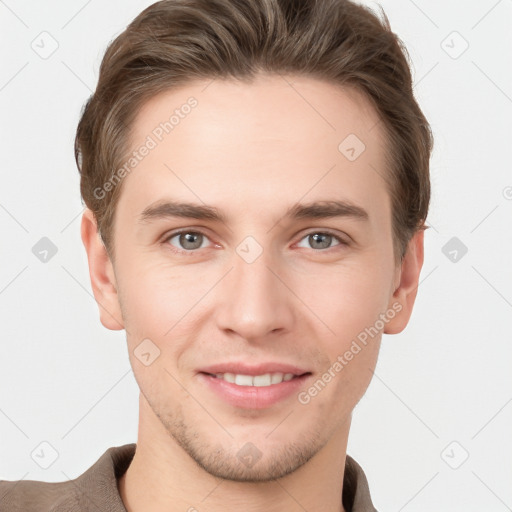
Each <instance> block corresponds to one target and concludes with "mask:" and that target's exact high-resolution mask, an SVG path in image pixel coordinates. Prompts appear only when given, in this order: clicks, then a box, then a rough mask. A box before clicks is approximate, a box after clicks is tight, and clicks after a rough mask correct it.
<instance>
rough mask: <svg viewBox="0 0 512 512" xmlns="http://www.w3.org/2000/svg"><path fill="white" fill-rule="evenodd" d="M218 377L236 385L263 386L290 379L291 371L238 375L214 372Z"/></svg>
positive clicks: (291, 377)
mask: <svg viewBox="0 0 512 512" xmlns="http://www.w3.org/2000/svg"><path fill="white" fill-rule="evenodd" d="M215 376H216V377H217V378H218V379H223V380H225V381H226V382H231V383H232V384H236V385H237V386H257V387H265V386H270V385H272V384H281V382H283V381H288V380H292V379H293V377H294V375H293V373H284V374H283V373H279V372H277V373H265V374H263V375H240V374H234V373H216V374H215Z"/></svg>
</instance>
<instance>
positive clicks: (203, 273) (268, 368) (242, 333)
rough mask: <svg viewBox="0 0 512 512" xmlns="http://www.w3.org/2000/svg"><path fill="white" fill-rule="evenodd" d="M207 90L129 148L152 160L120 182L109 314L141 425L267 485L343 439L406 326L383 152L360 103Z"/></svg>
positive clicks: (155, 122) (178, 105) (323, 91)
mask: <svg viewBox="0 0 512 512" xmlns="http://www.w3.org/2000/svg"><path fill="white" fill-rule="evenodd" d="M210 82H211V81H204V82H197V83H194V84H189V85H187V86H186V87H183V88H182V89H179V90H173V91H171V92H165V93H162V94H160V95H158V96H156V97H154V98H152V99H151V100H150V101H148V102H147V103H146V104H145V105H144V107H143V109H142V110H141V111H140V113H139V115H138V117H137V119H136V121H135V124H134V126H133V132H132V134H131V142H132V146H133V148H134V150H137V148H141V146H143V145H146V146H147V147H150V149H149V150H148V151H145V150H142V151H139V153H138V154H139V157H140V158H139V159H138V162H137V164H136V166H134V167H133V169H132V170H131V171H130V173H129V174H127V175H126V176H125V177H124V180H123V184H122V186H123V189H122V194H121V197H120V200H119V203H118V206H117V210H116V218H115V229H114V245H115V250H116V260H115V264H114V266H113V273H114V274H115V290H116V293H115V294H113V295H112V296H111V297H110V298H108V300H107V302H108V301H110V302H109V304H108V306H107V308H106V309H110V311H113V310H115V309H116V308H117V307H119V311H120V313H121V314H122V324H123V327H124V328H125V329H126V331H127V341H128V348H129V355H130V361H131V364H132V366H133V371H134V375H135V377H136V380H137V382H138V385H139V386H140V390H141V393H142V397H141V399H142V401H143V402H144V403H145V404H146V405H147V407H145V409H144V414H146V415H147V418H146V421H151V422H158V423H160V426H161V427H163V428H164V429H165V431H166V433H167V434H168V435H169V436H170V437H171V438H172V439H174V440H175V441H176V442H177V443H178V444H179V445H180V446H181V447H182V448H183V449H184V450H185V451H186V453H188V454H189V455H190V457H192V458H193V459H194V460H195V461H196V462H197V463H198V464H199V465H200V466H201V467H203V468H204V469H205V470H206V471H208V472H209V473H210V474H212V475H214V476H217V477H221V478H226V479H231V480H236V481H264V480H268V479H270V478H277V477H281V476H284V475H286V474H289V473H291V472H293V471H295V470H296V469H297V468H299V467H300V466H301V465H303V464H304V463H305V462H307V461H308V460H310V459H311V458H312V457H313V456H315V455H316V454H318V453H320V452H321V451H322V450H325V449H326V447H328V446H330V445H331V447H332V443H333V442H334V440H335V439H339V433H340V432H347V431H348V425H349V424H350V418H351V412H352V410H353V408H354V406H355V405H356V403H357V402H358V401H359V399H360V398H361V397H362V395H363V394H364V392H365V390H366V388H367V386H368V384H369V382H370V380H371V376H372V372H371V370H372V369H373V368H374V367H375V364H376V359H377V354H378V351H379V345H380V339H381V334H382V332H383V331H385V332H391V331H392V329H393V325H395V324H396V322H398V321H399V320H398V318H400V315H401V314H402V315H403V314H404V312H402V313H400V312H399V311H400V309H402V307H403V306H405V304H399V301H397V295H396V294H394V291H395V290H396V288H397V286H398V284H399V278H400V268H398V267H395V264H394V257H393V243H392V226H391V204H390V197H389V194H388V190H387V186H386V183H385V181H384V180H383V178H382V176H383V175H384V174H385V172H386V170H385V160H384V151H385V141H384V134H383V132H381V131H380V130H381V125H380V124H379V123H378V116H377V114H376V113H375V112H374V110H373V109H372V108H371V107H370V104H369V103H368V102H367V100H366V99H365V98H364V97H363V96H362V95H360V94H359V93H357V92H356V91H353V90H348V89H343V90H342V89H339V88H337V87H335V86H333V85H329V84H327V83H323V82H321V81H317V80H314V79H310V78H305V77H287V80H285V79H284V78H282V77H280V76H277V77H271V76H260V77H259V78H258V79H257V80H256V81H255V82H254V83H251V84H247V83H237V82H235V81H221V80H220V79H219V80H215V81H213V82H211V83H210ZM191 97H193V98H195V102H190V101H189V105H191V104H192V103H194V106H193V107H191V108H186V107H183V106H184V105H186V104H187V100H188V99H189V98H191ZM176 109H178V111H179V112H178V114H177V117H176V118H175V119H174V123H175V124H174V126H173V127H172V129H169V126H168V125H165V122H166V121H168V120H169V117H170V115H171V114H172V113H173V112H174V111H175V110H176ZM178 118H179V120H178V121H177V119H178ZM161 123H164V124H163V125H161ZM162 126H163V127H164V128H166V129H167V131H166V130H165V129H164V128H162ZM148 136H149V139H148ZM347 137H348V138H347ZM150 139H151V141H153V142H151V141H150ZM363 144H364V146H363ZM141 153H144V156H141ZM137 158H138V157H137ZM176 203H188V204H189V205H190V206H189V207H188V208H183V205H182V208H181V209H179V208H178V207H177V206H176ZM314 203H318V204H316V207H313V204H314ZM193 206H197V207H202V209H203V210H202V211H199V210H197V209H194V208H193ZM201 213H202V214H201ZM217 217H219V218H217ZM391 310H393V311H391ZM404 311H405V308H404ZM102 321H103V322H104V324H105V325H107V326H108V327H110V328H115V327H114V326H112V324H111V323H109V321H108V320H106V318H105V319H103V320H102ZM364 333H366V336H365V334H364ZM369 333H371V334H369ZM364 339H365V342H363V340H364ZM141 343H142V345H141ZM354 343H355V344H354ZM356 347H359V349H357V348H356ZM141 352H146V356H142V357H141ZM349 352H350V353H351V354H352V356H351V357H350V354H349ZM148 354H149V355H148ZM156 356H157V357H156ZM155 357H156V358H155ZM142 360H144V362H141V361H142ZM336 362H337V363H338V364H336ZM269 374H270V375H269ZM286 374H292V375H293V376H292V377H291V378H290V375H286ZM329 377H330V378H329ZM283 378H284V379H285V380H282V379H283ZM233 381H234V382H233ZM315 390H316V391H315ZM247 456H249V457H247ZM255 461H256V463H255Z"/></svg>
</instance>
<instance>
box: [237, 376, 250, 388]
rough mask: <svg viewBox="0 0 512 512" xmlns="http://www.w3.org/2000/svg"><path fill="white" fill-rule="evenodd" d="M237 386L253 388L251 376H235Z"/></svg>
mask: <svg viewBox="0 0 512 512" xmlns="http://www.w3.org/2000/svg"><path fill="white" fill-rule="evenodd" d="M235 384H236V385H237V386H253V383H252V377H251V376H250V375H235Z"/></svg>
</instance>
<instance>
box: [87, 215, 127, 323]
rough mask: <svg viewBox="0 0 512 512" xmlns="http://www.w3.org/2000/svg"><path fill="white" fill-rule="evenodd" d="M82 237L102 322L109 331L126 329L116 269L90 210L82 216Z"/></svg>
mask: <svg viewBox="0 0 512 512" xmlns="http://www.w3.org/2000/svg"><path fill="white" fill-rule="evenodd" d="M81 236H82V242H83V244H84V246H85V250H86V252H87V259H88V261H89V277H90V279H91V285H92V291H93V293H94V298H95V299H96V302H97V303H98V307H99V310H100V321H101V323H102V324H103V325H104V326H105V327H106V328H107V329H111V330H113V331H119V330H121V329H124V323H123V316H122V314H121V307H120V303H119V296H118V293H117V284H116V279H115V274H114V268H113V266H112V263H111V261H110V257H109V255H108V253H107V250H106V248H105V245H104V244H103V240H101V237H100V235H99V233H98V226H97V223H96V219H95V217H94V213H93V212H92V211H91V210H90V209H89V208H86V209H85V211H84V214H83V215H82V226H81Z"/></svg>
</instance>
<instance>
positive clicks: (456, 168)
mask: <svg viewBox="0 0 512 512" xmlns="http://www.w3.org/2000/svg"><path fill="white" fill-rule="evenodd" d="M150 3H152V2H150V1H141V0H115V1H113V0H110V1H108V2H106V1H102V2H100V1H99V0H90V1H88V2H87V1H84V0H73V1H69V0H68V1H66V2H64V1H63V0H53V1H46V2H36V1H34V0H32V1H24V0H5V1H0V34H2V35H1V38H2V39H1V40H2V44H1V45H0V53H1V62H2V65H1V69H0V109H1V132H0V145H1V146H0V147H1V153H0V155H1V164H0V168H1V178H0V233H1V237H2V242H1V250H0V314H1V332H2V340H1V345H0V346H1V355H0V439H1V441H0V479H7V480H18V479H30V480H45V481H61V480H66V479H68V478H74V477H76V476H78V475H79V474H81V473H83V472H84V471H85V470H86V469H87V468H88V467H89V466H90V465H91V464H93V463H94V462H95V461H96V460H97V459H98V458H99V456H100V455H101V454H102V453H103V452H104V451H105V450H106V449H107V448H108V447H110V446H114V445H121V444H124V443H129V442H135V441H136V438H137V420H138V387H137V385H136V382H135V379H134V377H133V374H132V372H131V368H130V364H129V360H128V355H127V350H126V345H125V339H124V331H117V332H112V331H108V330H106V329H105V328H103V326H102V325H101V324H100V322H99V316H98V309H97V306H96V303H95V301H94V299H93V297H92V292H91V287H90V284H89V275H88V267H87V260H86V255H85V250H84V249H83V246H82V242H81V240H80V234H79V229H80V216H81V213H82V209H83V206H82V204H81V201H80V195H79V179H78V172H77V170H76V168H75V164H74V159H73V138H74V131H75V129H76V124H77V121H78V117H79V113H80V109H81V107H82V105H83V103H84V102H85V100H86V99H87V97H88V96H89V95H90V93H91V92H92V90H93V88H94V87H95V84H96V81H97V77H98V68H99V64H100V60H101V57H102V55H103V52H104V50H105V48H106V45H107V43H108V42H109V40H110V39H111V38H113V37H114V36H116V35H117V34H118V33H119V32H121V31H122V30H123V28H124V27H125V26H126V24H127V23H128V22H129V21H130V20H131V19H132V18H133V17H134V16H135V15H136V14H137V13H138V12H140V11H141V10H142V8H144V7H146V6H147V5H149V4H150ZM365 3H366V4H367V5H370V6H375V5H376V4H375V2H369V1H368V2H365ZM380 3H381V5H382V6H383V7H384V9H385V11H386V12H387V14H388V17H389V19H390V21H391V25H392V28H393V30H394V31H395V32H396V33H397V34H398V35H399V36H400V37H401V38H402V40H403V41H404V42H405V44H406V46H407V48H408V50H409V53H410V55H411V58H412V60H413V63H414V77H415V84H416V85H415V91H416V95H417V98H418V100H419V102H420V105H421V106H422V108H423V110H424V112H425V114H426V116H427V118H428V119H429V121H430V123H431V125H432V128H433V131H434V135H435V151H434V155H433V159H432V167H431V173H432V187H433V197H432V204H431V211H430V215H429V220H428V223H429V225H430V226H431V229H429V230H427V233H426V237H425V243H426V255H425V264H424V268H423V271H422V277H421V284H420V287H419V290H418V298H417V303H416V308H415V311H414V313H413V316H412V319H411V322H410V324H409V326H408V327H407V329H406V330H405V331H404V332H403V333H401V334H400V335H395V336H387V335H384V337H383V341H382V349H381V354H380V360H379V363H378V365H377V368H376V372H375V376H374V378H373V381H372V383H371V384H370V387H369V390H368V392H367V394H366V395H365V397H364V398H363V399H362V400H361V402H360V403H359V405H358V406H357V407H356V410H355V413H354V419H353V426H352V431H351V437H350V440H349V447H348V453H349V454H351V455H352V456H353V457H354V458H355V459H356V460H357V461H358V462H359V463H360V464H361V465H362V467H363V469H364V470H365V472H366V474H367V477H368V480H369V483H370V490H371V493H372V497H373V500H374V503H375V505H376V507H377V508H378V509H379V510H380V511H402V510H404V511H406V512H408V511H411V512H412V511H430V510H436V511H445V510H446V511H448V510H449V511H458V510H460V511H465V512H469V511H477V510H478V511H480V510H486V511H496V512H501V511H505V510H512V508H511V507H512V486H511V485H510V484H511V482H512V464H511V458H512V440H511V432H512V430H511V424H512V403H511V401H512V379H511V360H512V348H511V341H512V340H511V335H510V320H511V313H512V258H511V256H512V171H511V165H510V147H511V142H512V141H511V138H510V134H511V133H512V131H511V128H512V127H511V119H512V72H511V69H512V68H511V56H512V52H511V50H512V36H511V30H510V25H511V21H512V1H511V0H501V1H496V0H482V1H478V2H467V1H462V0H460V1H452V2H445V1H439V0H437V1H428V2H427V1H426V0H416V1H415V2H413V1H412V0H403V1H397V0H386V1H382V2H380ZM42 32H46V33H47V34H42V35H41V33H42ZM454 32H456V33H454ZM57 44H58V48H56V50H55V51H54V53H52V54H51V55H47V53H48V52H50V51H51V50H52V49H53V46H56V45H57ZM52 45H53V46H52ZM466 45H468V47H467V49H465V47H466ZM464 49H465V51H463V50H464ZM45 52H46V53H45ZM42 237H48V238H49V239H50V240H51V241H52V242H53V243H54V244H55V246H56V247H57V253H56V254H55V255H54V256H53V257H51V258H50V259H49V261H47V262H46V263H43V262H41V261H40V260H39V259H38V258H37V257H36V256H35V255H34V254H33V252H32V248H33V247H34V245H35V244H36V243H37V242H38V241H39V240H40V239H41V238H42ZM453 237H456V238H457V240H455V241H451V242H449V241H450V240H451V239H452V238H453ZM447 243H450V244H456V245H455V246H453V247H452V246H451V245H448V246H447V247H446V248H445V249H444V252H446V253H447V254H448V256H446V255H445V253H444V252H443V248H444V247H445V245H446V244H447ZM461 243H462V244H464V245H465V246H466V247H467V254H465V255H463V256H462V257H461V255H462V252H461V250H460V244H461ZM457 244H458V246H457ZM454 249H455V250H456V251H458V252H457V253H454V252H453V250H454ZM450 251H452V252H451V254H450ZM455 257H456V261H451V259H453V258H455ZM42 442H47V443H50V444H51V445H52V446H53V447H54V448H55V450H56V451H57V453H58V457H57V459H56V460H55V461H54V462H53V463H52V464H51V465H50V466H49V467H48V468H47V469H43V468H42V467H40V466H39V465H38V463H36V460H37V461H38V462H39V463H40V464H45V458H46V464H49V463H50V462H52V458H51V457H52V451H51V449H50V448H49V447H48V446H47V445H42V446H41V445H40V443H42ZM41 450H42V452H44V453H45V456H44V457H42V458H40V459H39V460H38V458H37V457H36V456H34V458H32V457H31V454H33V453H34V451H35V452H36V453H42V452H41ZM466 454H469V457H468V458H467V460H464V459H465V457H466ZM456 466H459V467H458V468H457V469H454V468H455V467H456Z"/></svg>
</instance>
